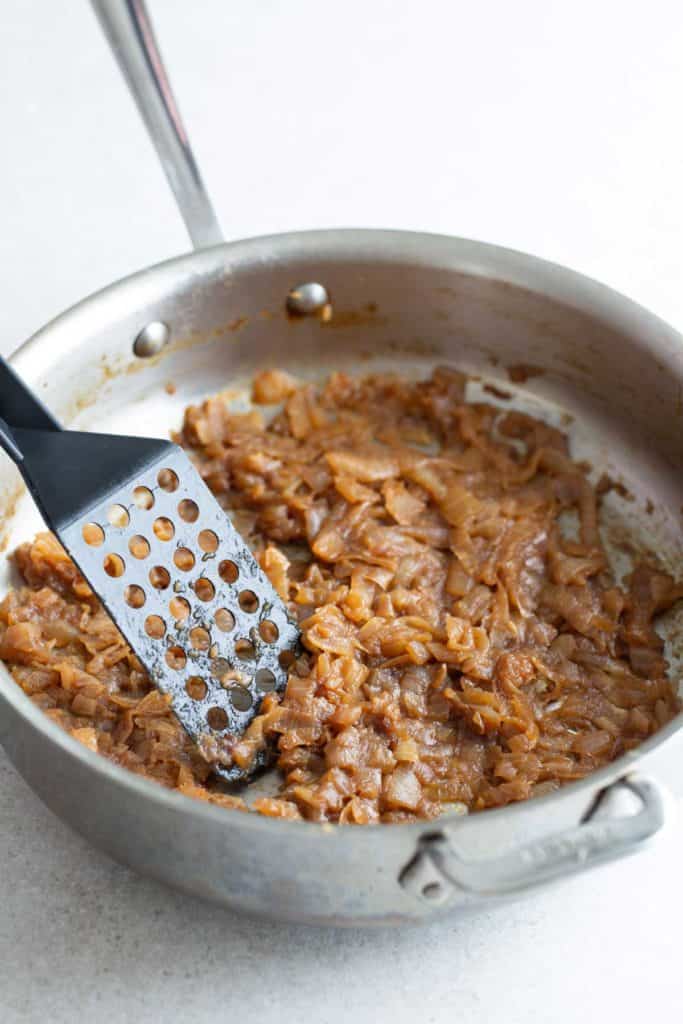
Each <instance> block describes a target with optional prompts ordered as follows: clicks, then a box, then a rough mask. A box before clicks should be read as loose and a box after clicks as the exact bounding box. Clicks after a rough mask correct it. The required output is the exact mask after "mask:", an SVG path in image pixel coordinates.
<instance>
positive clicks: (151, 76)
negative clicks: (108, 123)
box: [91, 0, 224, 249]
mask: <svg viewBox="0 0 683 1024" xmlns="http://www.w3.org/2000/svg"><path fill="white" fill-rule="evenodd" d="M91 2H92V6H93V8H94V10H95V13H96V14H97V17H98V18H99V21H100V24H101V26H102V29H103V30H104V34H105V36H106V37H107V40H108V42H109V45H110V47H111V49H112V52H113V53H114V56H115V57H116V59H117V61H118V63H119V67H120V69H121V71H122V73H123V77H124V78H125V80H126V82H127V83H128V88H129V89H130V91H131V93H132V94H133V98H134V99H135V102H136V103H137V106H138V110H139V111H140V114H141V115H142V120H143V121H144V122H145V126H146V128H147V131H148V133H149V137H150V139H151V140H152V142H153V143H154V146H155V148H156V151H157V154H158V156H159V159H160V160H161V165H162V167H163V169H164V172H165V174H166V178H167V179H168V183H169V185H170V186H171V189H172V190H173V194H174V195H175V199H176V203H177V205H178V209H179V210H180V213H181V215H182V218H183V220H184V221H185V226H186V228H187V231H188V234H189V236H190V239H191V240H192V244H193V246H194V248H195V249H206V248H208V247H209V246H211V245H220V244H221V243H222V242H223V241H224V239H223V234H222V232H221V229H220V225H219V223H218V218H217V217H216V214H215V212H214V209H213V206H212V205H211V200H210V199H209V197H208V194H207V192H206V188H205V187H204V182H203V181H202V176H201V174H200V173H199V168H198V167H197V162H196V160H195V158H194V155H193V153H192V149H191V147H190V140H189V138H188V136H187V132H186V131H185V127H184V125H183V122H182V120H181V118H180V112H179V110H178V107H177V104H176V101H175V99H174V96H173V92H172V91H171V84H170V82H169V80H168V75H167V74H166V69H165V68H164V64H163V61H162V59H161V54H160V53H159V48H158V46H157V42H156V39H155V37H154V30H153V28H152V23H151V21H150V19H149V15H148V13H147V8H146V6H145V3H144V0H91Z"/></svg>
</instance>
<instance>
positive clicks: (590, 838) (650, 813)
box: [399, 774, 666, 905]
mask: <svg viewBox="0 0 683 1024" xmlns="http://www.w3.org/2000/svg"><path fill="white" fill-rule="evenodd" d="M624 794H630V795H631V797H632V799H633V798H635V800H634V801H633V802H635V803H636V805H637V806H636V810H635V812H634V813H629V814H623V813H622V814H616V813H614V812H613V811H612V810H610V809H609V806H608V805H610V804H615V803H616V801H615V800H613V798H614V797H617V796H620V795H621V796H623V795H624ZM665 811H666V798H665V793H664V791H663V790H662V789H661V787H660V786H659V785H658V784H657V783H655V782H653V781H652V780H651V779H647V778H644V777H643V776H640V775H635V774H631V775H626V776H624V777H623V778H620V779H618V780H617V781H616V782H614V783H612V784H611V785H610V786H607V787H606V788H605V789H603V790H601V791H600V792H599V793H598V795H597V796H596V798H595V799H594V800H593V802H592V803H591V805H590V807H589V809H588V811H587V812H586V814H585V815H584V816H583V818H582V819H581V821H580V822H579V824H578V825H575V826H574V827H572V828H569V829H565V830H562V831H560V832H556V833H553V834H550V835H548V836H544V837H542V838H540V839H535V840H533V841H532V842H529V843H523V844H522V845H520V846H517V847H516V848H514V849H512V850H510V851H508V852H506V853H503V854H501V855H500V856H497V857H492V858H486V859H481V860H471V859H465V858H464V857H463V856H462V855H461V854H460V853H459V852H458V849H457V843H456V842H455V839H454V833H453V832H451V835H448V833H447V832H446V831H445V830H443V831H439V832H435V833H432V834H430V835H426V836H423V837H422V838H421V840H420V843H419V845H418V850H417V853H416V854H415V856H414V857H413V858H412V860H411V861H410V862H409V863H408V864H407V865H406V867H405V868H404V869H403V872H402V873H401V875H400V878H399V882H400V884H401V885H402V886H403V888H404V889H405V890H406V891H407V892H409V893H410V894H412V895H413V896H415V897H416V898H417V899H419V900H420V901H422V902H424V903H429V904H432V905H435V904H446V903H450V902H452V901H453V900H454V899H455V897H456V896H457V895H460V896H461V897H466V896H469V897H481V898H495V897H505V896H512V895H514V894H519V893H522V892H525V891H527V890H530V889H534V888H536V887H538V886H541V885H544V884H547V883H549V882H552V881H555V880H557V879H560V878H566V877H568V876H570V875H572V874H577V873H578V872H580V871H584V870H585V869H587V868H590V867H595V866H597V865H598V864H604V863H606V862H608V861H611V860H615V859H616V858H619V857H623V856H625V855H627V854H631V853H636V852H637V851H638V850H640V849H641V848H642V847H643V846H644V845H645V844H646V843H647V841H648V840H649V839H651V838H652V837H653V836H654V835H656V833H657V832H659V831H660V829H661V828H662V826H663V825H664V822H665V818H666V813H665Z"/></svg>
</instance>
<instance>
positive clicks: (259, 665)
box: [0, 365, 299, 781]
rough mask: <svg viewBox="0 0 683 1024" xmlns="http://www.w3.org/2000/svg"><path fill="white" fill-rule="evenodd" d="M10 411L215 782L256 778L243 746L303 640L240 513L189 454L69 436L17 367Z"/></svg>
mask: <svg viewBox="0 0 683 1024" xmlns="http://www.w3.org/2000/svg"><path fill="white" fill-rule="evenodd" d="M8 386H11V387H12V388H19V389H21V392H22V393H21V394H20V395H19V396H17V393H16V392H15V393H14V394H13V395H12V396H11V400H8V401H5V400H4V396H5V394H6V393H7V389H8ZM18 400H19V401H20V402H21V407H20V408H18V406H17V401H18ZM31 403H35V404H33V405H32V404H31ZM0 409H1V410H2V412H5V413H6V414H8V415H9V413H10V412H13V413H14V414H15V416H16V419H17V420H18V422H19V423H20V424H21V426H18V427H14V426H13V427H8V426H7V424H6V423H4V422H3V421H0V444H1V445H2V447H3V448H4V450H5V451H6V452H7V453H8V454H9V455H10V457H11V458H12V459H13V460H14V461H15V463H16V464H17V466H18V467H19V469H20V470H21V472H22V475H23V476H24V479H25V481H26V483H27V485H28V487H29V489H30V491H31V493H32V494H33V497H34V498H35V500H36V503H37V504H38V506H39V508H40V511H41V513H42V514H43V516H44V518H45V520H46V522H47V523H48V525H49V526H50V528H51V529H52V530H53V531H54V533H55V534H56V535H57V536H58V538H59V540H60V541H61V543H62V544H63V546H64V548H65V549H66V551H67V552H68V554H69V555H70V557H71V558H72V559H73V561H74V562H75V563H76V565H77V566H78V568H79V569H80V571H81V572H82V574H83V576H84V577H85V578H86V580H87V581H88V583H89V584H90V586H91V587H92V589H93V591H94V592H95V593H96V594H97V596H98V597H99V598H100V600H101V601H102V603H103V605H104V606H105V608H106V609H107V611H108V612H109V614H110V615H111V617H112V619H113V620H114V622H115V623H116V625H117V626H118V628H119V629H120V630H121V632H122V633H123V635H124V636H125V638H126V640H127V641H128V643H129V644H130V646H131V648H132V649H133V651H134V652H135V654H136V655H137V656H138V658H139V659H140V661H141V662H142V664H143V665H144V667H145V668H146V669H147V671H148V672H149V674H150V677H151V679H152V681H153V683H154V685H155V686H156V687H157V688H158V689H159V690H161V691H162V692H163V693H168V694H170V696H171V699H172V707H173V710H174V712H175V714H176V716H177V717H178V719H179V721H180V722H181V724H182V725H183V726H184V728H185V729H186V730H187V732H188V733H189V734H190V736H191V737H192V738H193V739H194V740H195V742H196V743H197V744H198V746H199V748H200V750H201V751H202V752H203V753H204V755H205V756H206V757H207V759H208V760H210V761H211V762H212V763H213V765H214V770H215V771H216V772H217V773H218V774H219V775H221V776H222V777H223V778H225V779H228V780H230V781H236V780H239V779H242V778H245V777H246V773H245V772H244V771H243V770H242V769H240V768H239V767H238V766H237V765H235V764H231V763H229V761H230V758H229V750H230V747H231V745H232V743H233V740H235V739H237V738H238V737H239V736H240V735H241V734H242V733H243V732H244V730H245V728H246V727H247V725H248V724H249V722H250V721H251V720H252V719H253V718H254V716H255V714H256V712H257V711H258V708H259V705H260V703H261V701H262V699H263V696H264V694H265V693H266V692H268V691H272V690H275V691H282V690H284V688H285V686H286V683H287V666H288V665H289V664H291V661H292V660H293V659H294V657H295V655H296V651H297V648H298V644H299V631H298V629H297V627H296V625H295V624H294V622H293V621H292V619H291V618H290V616H289V614H288V612H287V610H286V608H285V606H284V604H283V602H282V601H281V599H280V598H279V596H278V595H277V593H276V592H275V590H274V589H273V587H272V585H271V583H270V581H269V580H268V579H267V577H266V576H265V574H264V573H263V572H262V571H261V569H260V567H259V566H258V564H257V562H256V560H255V559H254V556H253V555H252V553H251V551H250V550H249V548H248V547H247V545H246V544H245V543H244V541H243V540H242V538H241V537H240V535H239V534H238V533H237V531H236V530H235V528H234V527H233V526H232V524H231V523H230V521H229V519H228V517H227V516H226V513H225V512H224V510H223V509H222V508H221V507H220V505H219V504H218V502H217V501H216V499H215V498H214V497H213V495H212V494H211V492H210V491H209V489H208V488H207V487H206V485H205V484H204V482H203V480H202V479H201V477H200V476H199V474H198V472H197V471H196V469H195V468H194V466H193V465H192V463H191V461H190V459H189V458H188V457H187V455H186V454H185V452H184V451H183V450H182V449H181V448H179V447H178V446H177V445H175V444H172V443H171V442H170V441H163V440H154V439H149V438H138V437H120V436H114V435H108V434H90V433H79V432H76V431H62V430H59V429H58V427H57V424H56V423H55V421H54V420H52V418H51V417H50V416H49V414H47V412H46V410H45V409H44V408H43V407H42V406H41V405H40V404H39V403H38V402H37V400H36V399H35V398H34V397H33V396H32V395H30V393H29V392H28V391H27V389H26V388H25V387H24V385H23V384H21V383H20V382H19V381H18V379H17V378H16V377H15V375H14V374H13V373H12V371H11V370H10V369H9V367H7V366H6V365H3V366H2V367H0ZM31 420H34V421H36V422H37V423H39V425H40V427H41V428H44V427H46V426H47V427H52V428H53V429H31V428H28V429H27V427H26V423H27V421H29V422H30V421H31ZM225 755H227V757H226V761H227V762H228V763H226V764H221V763H220V762H219V761H216V757H220V756H225ZM256 767H260V764H257V765H251V766H250V772H252V771H253V770H254V769H255V768H256Z"/></svg>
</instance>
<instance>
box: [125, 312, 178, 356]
mask: <svg viewBox="0 0 683 1024" xmlns="http://www.w3.org/2000/svg"><path fill="white" fill-rule="evenodd" d="M170 336H171V331H170V329H169V327H168V324H165V323H162V321H161V320H152V322H151V324H147V326H146V327H143V328H142V330H141V331H140V333H139V334H138V336H137V338H136V339H135V341H134V342H133V352H135V355H136V356H140V358H141V359H147V358H148V357H149V356H155V355H156V354H157V353H158V352H161V350H162V348H163V347H164V345H165V344H166V342H167V341H168V339H169V338H170Z"/></svg>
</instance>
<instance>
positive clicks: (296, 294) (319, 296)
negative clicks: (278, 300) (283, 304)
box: [287, 281, 329, 316]
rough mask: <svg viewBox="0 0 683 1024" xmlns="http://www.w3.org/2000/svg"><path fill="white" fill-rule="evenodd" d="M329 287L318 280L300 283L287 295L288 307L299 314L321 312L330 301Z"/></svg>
mask: <svg viewBox="0 0 683 1024" xmlns="http://www.w3.org/2000/svg"><path fill="white" fill-rule="evenodd" d="M328 301H329V300H328V297H327V289H326V288H324V287H323V285H321V284H318V283H317V281H309V282H307V283H306V284H298V285H297V286H296V288H292V289H291V291H290V292H289V294H288V295H287V309H288V310H289V312H290V313H296V314H297V315H298V316H309V315H310V314H311V313H319V312H320V310H321V309H323V308H324V307H325V306H326V305H327V303H328Z"/></svg>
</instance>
